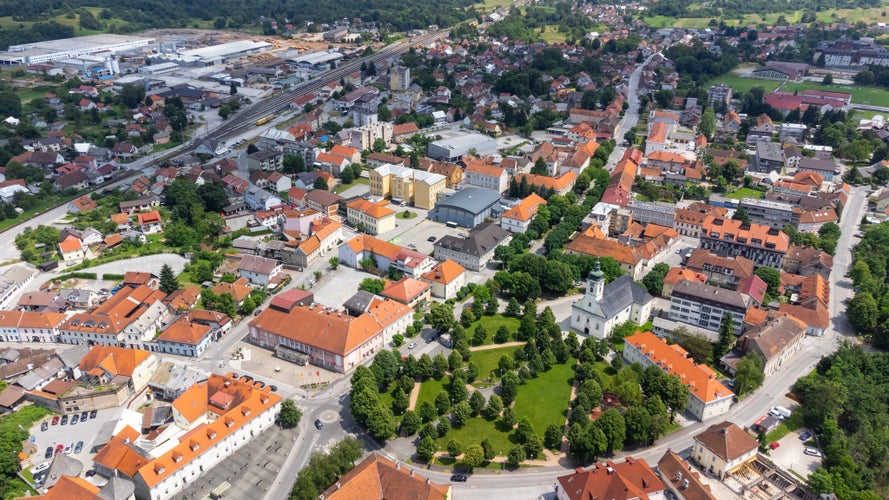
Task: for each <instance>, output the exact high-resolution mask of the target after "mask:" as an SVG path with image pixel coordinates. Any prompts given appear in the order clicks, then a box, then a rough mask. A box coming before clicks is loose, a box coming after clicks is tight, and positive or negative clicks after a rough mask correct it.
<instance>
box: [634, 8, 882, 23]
mask: <svg viewBox="0 0 889 500" xmlns="http://www.w3.org/2000/svg"><path fill="white" fill-rule="evenodd" d="M692 10H694V8H693V6H692V7H690V8H689V11H692ZM885 10H886V9H885V8H878V7H875V8H871V9H826V10H823V11H821V12H816V13H815V16H816V18H817V19H818V21H821V22H823V23H834V22H839V21H846V22H847V23H849V24H855V23H857V22H859V21H862V22H865V23H867V24H872V23H873V22H874V20H875V19H878V18H884V17H885V15H884V14H883V12H884V11H885ZM781 16H784V19H785V20H786V21H787V23H788V24H798V23H799V22H800V19H801V18H802V16H803V11H802V10H796V11H789V12H773V13H769V14H748V15H745V16H743V18H742V19H741V20H739V19H738V18H737V17H735V18H734V19H729V18H724V19H716V21H717V22H720V21H724V22H725V24H726V25H728V26H737V25H738V24H741V25H744V26H746V25H749V24H754V25H756V24H766V25H772V24H777V21H778V18H779V17H781ZM711 19H712V18H710V17H680V18H676V17H666V16H649V17H646V18H645V22H647V23H648V25H649V26H651V27H653V28H673V27H676V28H706V27H707V26H709V25H710V20H711Z"/></svg>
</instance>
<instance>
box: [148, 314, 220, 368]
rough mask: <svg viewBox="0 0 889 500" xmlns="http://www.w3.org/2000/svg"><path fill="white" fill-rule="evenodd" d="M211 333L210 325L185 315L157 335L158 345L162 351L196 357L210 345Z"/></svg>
mask: <svg viewBox="0 0 889 500" xmlns="http://www.w3.org/2000/svg"><path fill="white" fill-rule="evenodd" d="M211 333H212V328H211V327H210V325H202V324H200V323H193V322H191V321H189V319H188V318H187V317H184V316H183V317H181V318H179V319H177V320H176V321H174V322H173V323H172V324H171V325H170V326H168V327H167V329H166V330H164V331H163V332H162V333H161V334H160V335H159V336H158V337H157V345H158V347H160V349H161V352H164V353H167V354H178V355H182V356H191V357H194V358H196V357H198V356H200V355H201V354H203V353H204V351H205V350H207V347H209V345H210V340H211V338H212V336H211V335H210V334H211Z"/></svg>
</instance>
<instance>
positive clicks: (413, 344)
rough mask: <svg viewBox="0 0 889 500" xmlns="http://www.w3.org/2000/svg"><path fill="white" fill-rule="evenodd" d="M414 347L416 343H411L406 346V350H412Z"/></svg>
mask: <svg viewBox="0 0 889 500" xmlns="http://www.w3.org/2000/svg"><path fill="white" fill-rule="evenodd" d="M414 347H417V343H416V342H411V343H410V344H408V345H407V348H408V349H413V348H414Z"/></svg>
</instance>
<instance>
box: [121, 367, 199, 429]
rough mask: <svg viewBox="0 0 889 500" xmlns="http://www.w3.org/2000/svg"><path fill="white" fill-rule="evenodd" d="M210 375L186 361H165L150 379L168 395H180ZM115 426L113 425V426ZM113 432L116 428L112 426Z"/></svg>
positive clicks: (151, 385) (151, 384) (150, 384)
mask: <svg viewBox="0 0 889 500" xmlns="http://www.w3.org/2000/svg"><path fill="white" fill-rule="evenodd" d="M208 377H209V375H208V374H207V373H206V372H204V371H203V370H200V369H198V368H195V367H192V366H189V365H186V364H184V363H174V362H172V361H164V362H163V363H161V364H160V365H158V367H157V370H155V371H154V373H153V374H152V375H151V379H150V380H149V381H148V385H149V386H150V387H154V388H158V389H161V390H162V391H163V392H164V393H165V394H166V395H167V396H172V395H174V394H175V395H176V396H178V395H180V394H182V393H183V392H185V390H186V389H188V388H189V387H191V386H192V385H194V384H196V383H198V382H203V381H204V380H207V378H208ZM112 427H113V426H112ZM111 431H112V432H113V431H114V429H113V428H112V430H111Z"/></svg>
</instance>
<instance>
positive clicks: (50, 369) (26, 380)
mask: <svg viewBox="0 0 889 500" xmlns="http://www.w3.org/2000/svg"><path fill="white" fill-rule="evenodd" d="M61 369H62V362H61V361H60V360H59V359H58V358H52V359H50V360H49V361H47V362H46V363H44V364H43V366H41V367H39V368H37V369H34V370H31V373H29V374H27V375H25V376H24V377H22V378H21V379H20V380H19V381H18V385H20V386H22V387H24V388H25V389H27V390H29V391H30V390H33V389H35V388H36V387H37V386H38V385H40V384H41V383H42V382H44V381H46V380H49V379H51V378H53V377H55V376H56V374H58V373H59V371H60V370H61Z"/></svg>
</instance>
